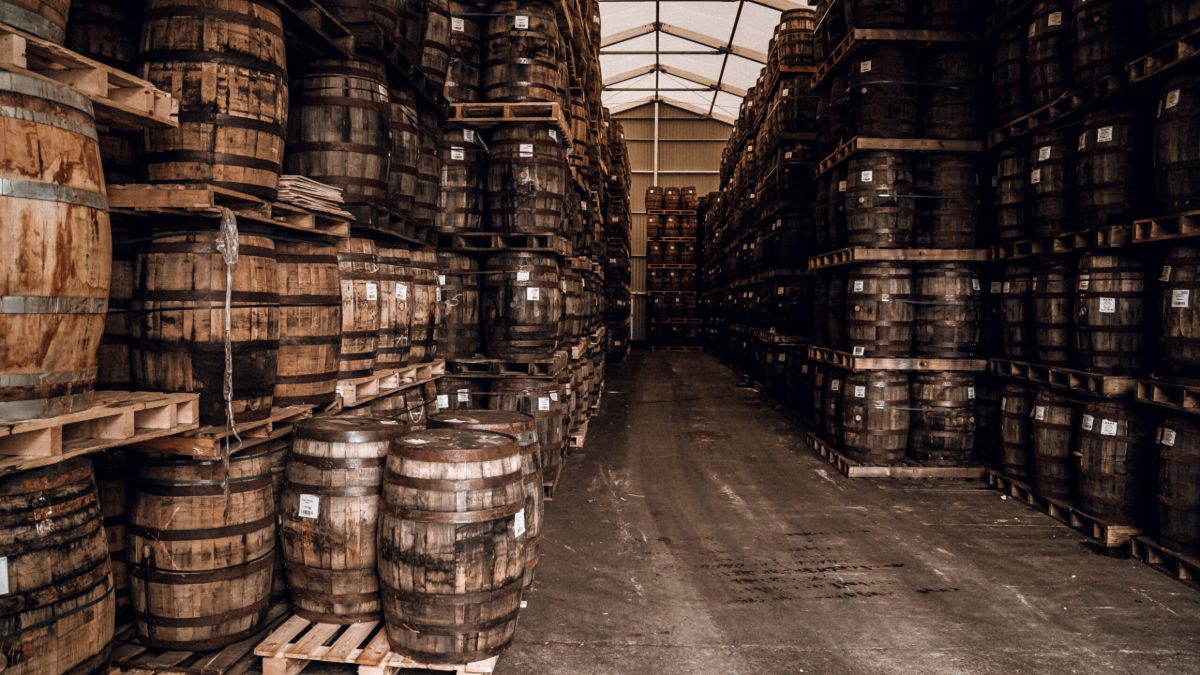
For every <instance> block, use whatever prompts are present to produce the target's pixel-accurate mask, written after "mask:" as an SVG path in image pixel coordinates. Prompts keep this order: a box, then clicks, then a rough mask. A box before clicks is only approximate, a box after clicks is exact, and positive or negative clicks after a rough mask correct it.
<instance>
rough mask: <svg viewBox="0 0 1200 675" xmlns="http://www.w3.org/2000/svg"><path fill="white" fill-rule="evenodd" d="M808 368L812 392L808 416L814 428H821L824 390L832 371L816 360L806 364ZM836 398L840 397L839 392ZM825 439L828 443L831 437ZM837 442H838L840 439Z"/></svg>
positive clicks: (823, 410) (822, 425)
mask: <svg viewBox="0 0 1200 675" xmlns="http://www.w3.org/2000/svg"><path fill="white" fill-rule="evenodd" d="M808 369H809V376H810V385H811V386H810V391H811V392H812V401H811V404H812V405H811V407H810V409H809V416H810V417H811V419H812V424H813V428H814V429H823V428H824V427H825V392H826V388H827V387H828V381H829V377H830V374H831V372H832V371H831V370H830V369H829V368H828V367H826V366H823V365H821V364H819V363H817V362H813V363H810V364H808ZM838 386H839V387H840V386H841V385H840V384H839V385H838ZM838 398H841V394H840V392H839V394H838ZM825 440H826V441H828V442H830V443H832V442H833V439H829V438H827V439H825ZM838 442H840V439H839V441H838Z"/></svg>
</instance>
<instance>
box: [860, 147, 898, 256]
mask: <svg viewBox="0 0 1200 675" xmlns="http://www.w3.org/2000/svg"><path fill="white" fill-rule="evenodd" d="M848 165H849V177H848V180H847V188H846V202H845V206H846V240H847V243H848V244H849V245H851V246H870V247H873V248H903V247H905V246H908V245H909V243H910V242H911V241H912V233H913V226H914V224H915V220H916V205H915V202H916V199H915V194H916V193H915V187H914V185H913V171H912V164H911V163H910V162H909V160H908V157H907V155H905V154H903V153H898V152H891V151H878V152H863V153H859V154H857V155H855V156H854V157H851V158H850V160H849V162H848Z"/></svg>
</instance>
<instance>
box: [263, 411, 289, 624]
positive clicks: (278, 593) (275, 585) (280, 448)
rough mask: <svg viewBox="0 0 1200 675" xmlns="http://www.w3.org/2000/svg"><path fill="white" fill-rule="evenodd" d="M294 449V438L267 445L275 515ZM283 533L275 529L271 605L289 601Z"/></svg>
mask: <svg viewBox="0 0 1200 675" xmlns="http://www.w3.org/2000/svg"><path fill="white" fill-rule="evenodd" d="M291 447H292V436H291V435H290V434H289V435H288V436H285V437H283V438H277V439H275V440H273V441H270V442H268V443H267V457H268V458H269V459H270V464H271V500H272V503H273V504H274V508H275V513H276V514H278V513H279V505H280V504H281V503H282V502H283V481H284V474H285V473H286V471H287V453H288V449H289V448H291ZM281 535H282V531H281V530H280V529H279V528H278V527H277V528H275V550H276V551H280V553H277V554H276V555H275V556H274V558H275V562H274V564H273V565H272V566H271V604H272V605H274V604H275V603H277V602H287V601H288V588H287V571H286V569H285V568H284V564H283V553H282V551H283V539H282V536H281Z"/></svg>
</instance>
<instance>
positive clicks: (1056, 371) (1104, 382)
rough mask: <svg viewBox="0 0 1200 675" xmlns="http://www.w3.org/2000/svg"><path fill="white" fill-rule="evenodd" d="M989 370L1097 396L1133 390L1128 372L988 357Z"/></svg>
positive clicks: (1107, 396) (993, 372) (1132, 381)
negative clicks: (1107, 372) (1097, 370)
mask: <svg viewBox="0 0 1200 675" xmlns="http://www.w3.org/2000/svg"><path fill="white" fill-rule="evenodd" d="M991 372H992V374H993V375H999V376H1001V377H1008V378H1012V379H1016V380H1024V381H1025V382H1028V383H1030V384H1033V385H1045V386H1048V387H1054V388H1056V389H1065V390H1067V391H1071V392H1075V393H1077V394H1083V395H1085V396H1096V397H1100V398H1113V397H1117V396H1125V395H1128V394H1132V393H1134V391H1135V390H1136V389H1137V379H1136V378H1135V377H1133V376H1131V375H1109V374H1105V373H1092V372H1088V371H1086V370H1075V369H1073V368H1063V367H1060V366H1047V365H1043V364H1040V363H1027V362H1025V361H1009V360H1006V359H992V360H991Z"/></svg>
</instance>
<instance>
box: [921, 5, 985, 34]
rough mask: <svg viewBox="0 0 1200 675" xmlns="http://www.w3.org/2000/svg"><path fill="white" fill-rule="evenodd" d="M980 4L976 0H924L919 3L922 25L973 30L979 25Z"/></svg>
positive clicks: (941, 28)
mask: <svg viewBox="0 0 1200 675" xmlns="http://www.w3.org/2000/svg"><path fill="white" fill-rule="evenodd" d="M979 4H980V3H978V2H976V1H975V0H924V1H923V2H919V3H917V9H919V10H920V17H921V18H920V25H921V26H922V27H924V28H933V29H937V30H972V29H974V28H977V27H978V21H979Z"/></svg>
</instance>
